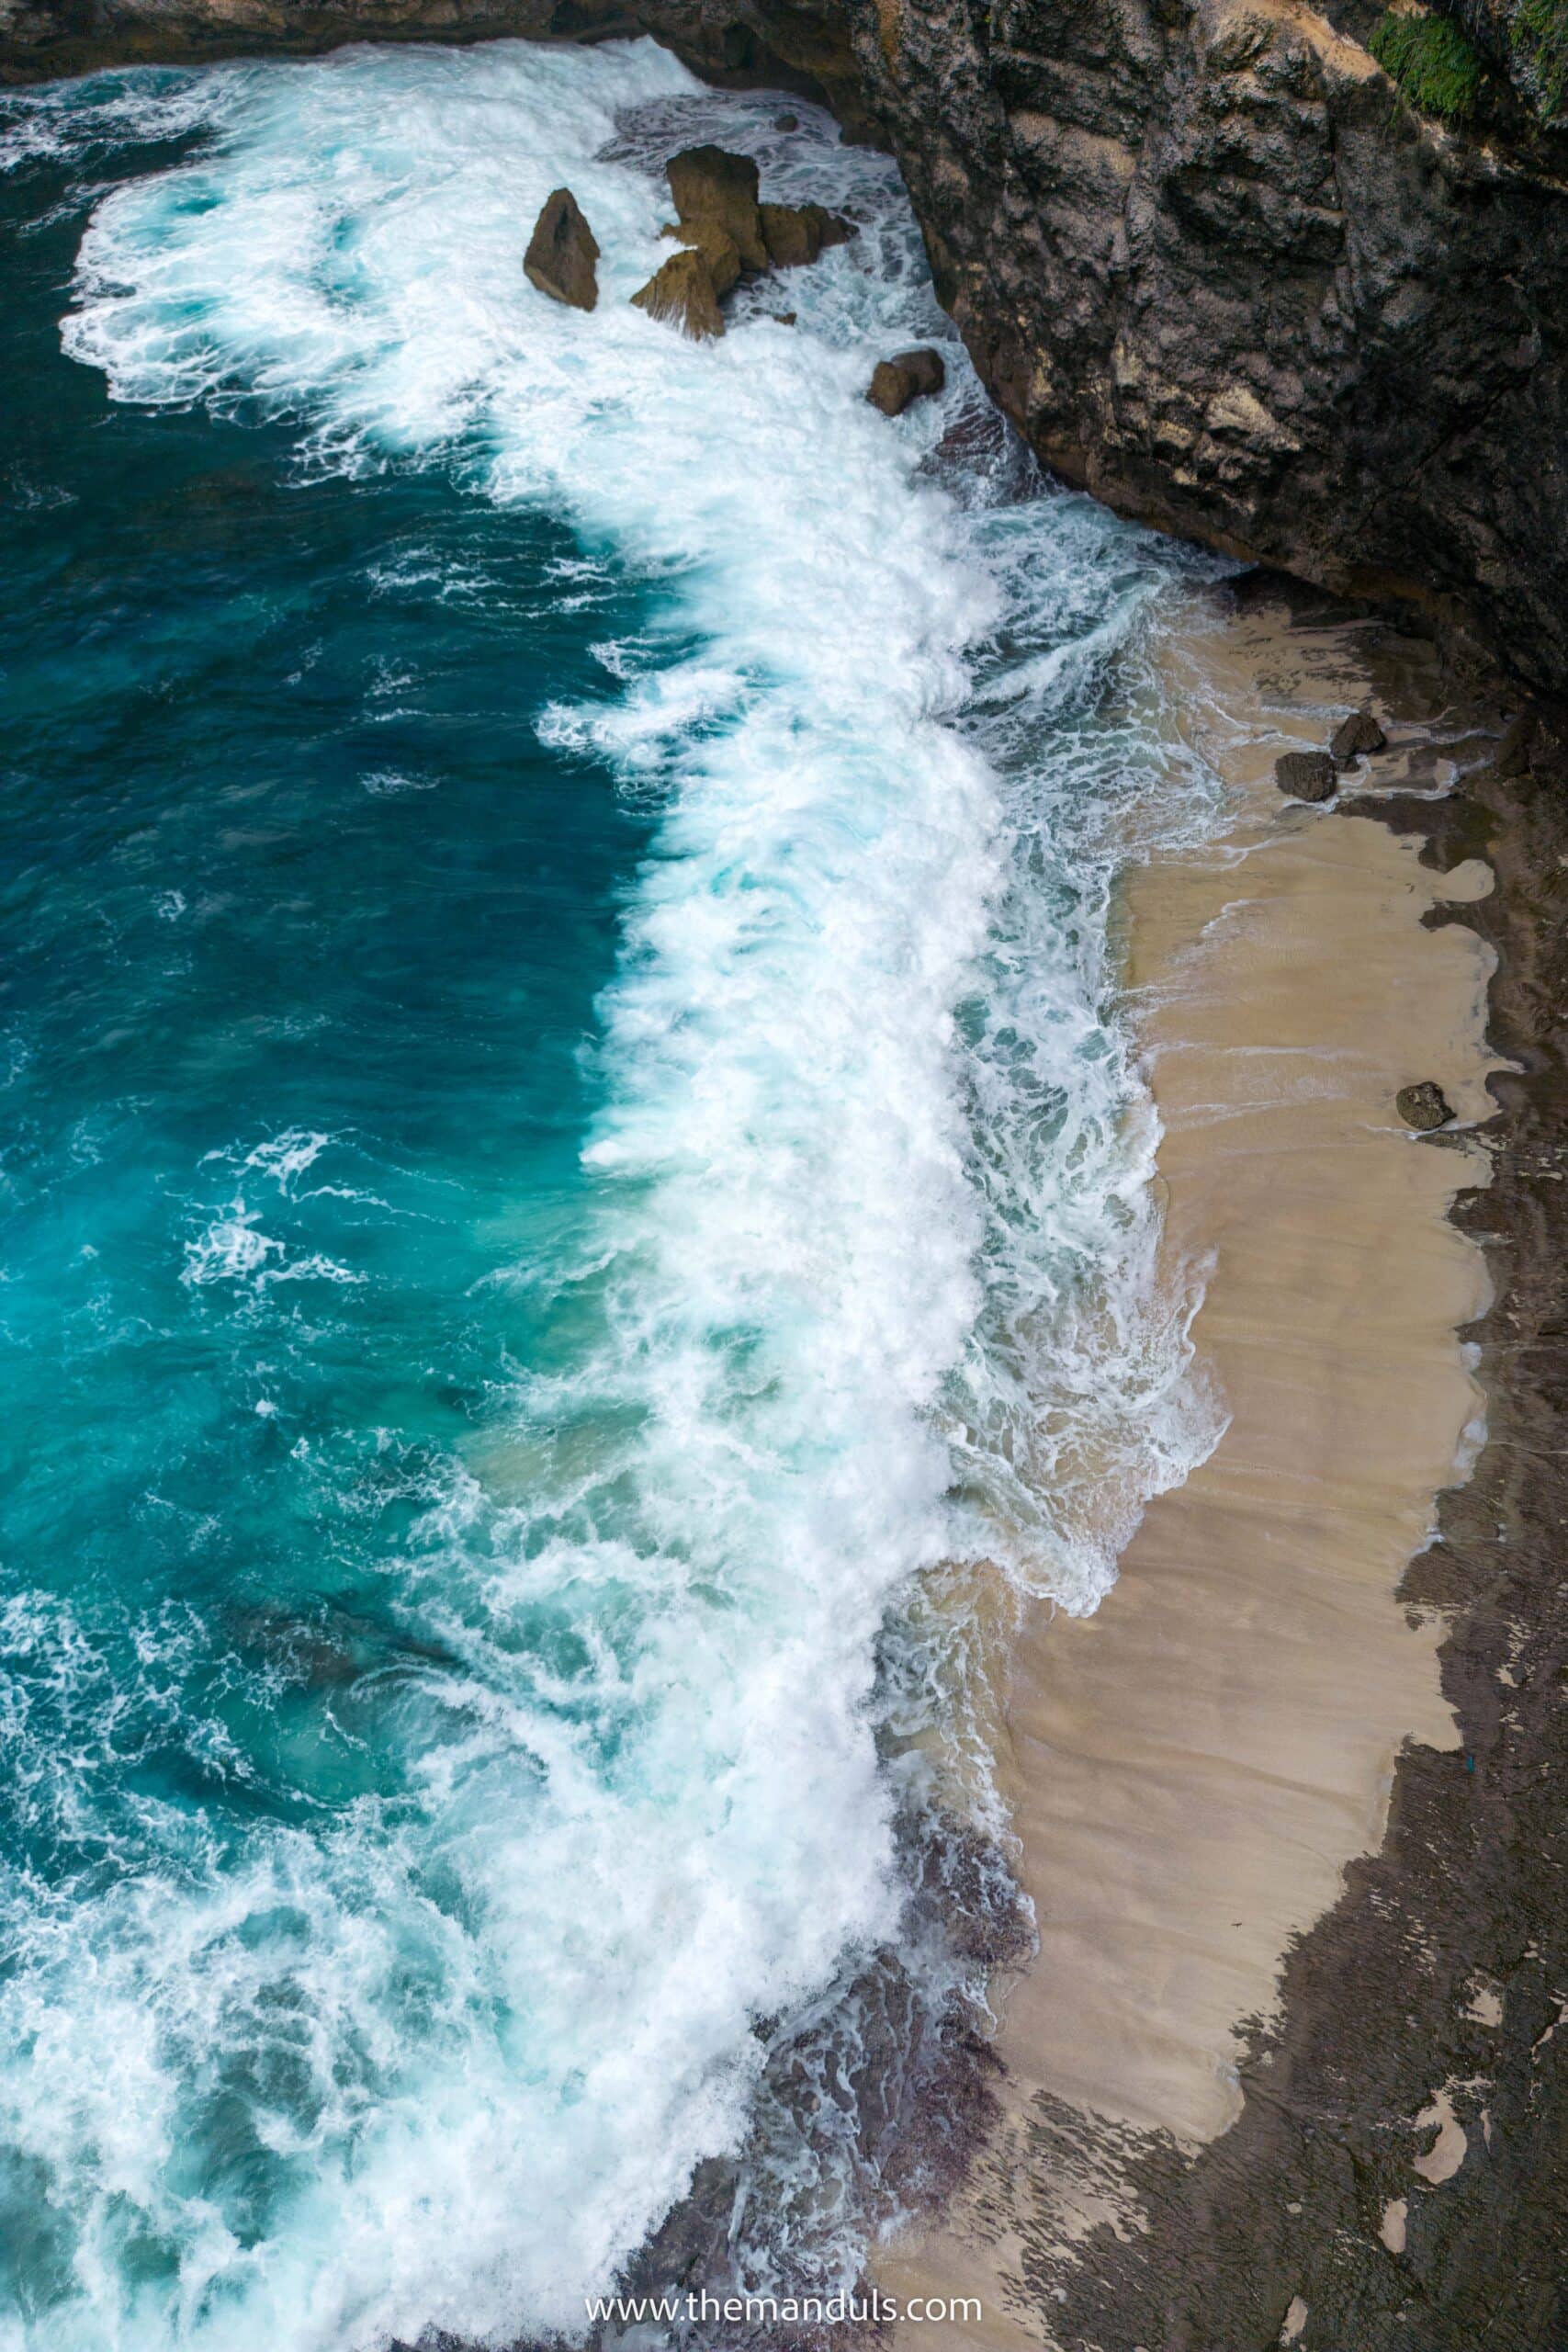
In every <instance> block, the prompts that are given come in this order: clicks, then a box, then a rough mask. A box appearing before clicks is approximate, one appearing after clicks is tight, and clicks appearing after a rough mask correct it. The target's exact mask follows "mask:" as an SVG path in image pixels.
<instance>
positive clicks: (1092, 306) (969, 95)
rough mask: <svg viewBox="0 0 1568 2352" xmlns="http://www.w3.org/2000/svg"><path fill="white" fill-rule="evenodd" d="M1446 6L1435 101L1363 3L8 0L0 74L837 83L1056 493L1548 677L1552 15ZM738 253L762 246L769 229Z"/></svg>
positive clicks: (1556, 397)
mask: <svg viewBox="0 0 1568 2352" xmlns="http://www.w3.org/2000/svg"><path fill="white" fill-rule="evenodd" d="M1450 7H1451V12H1452V14H1453V15H1454V17H1462V18H1463V22H1464V26H1465V28H1466V38H1467V39H1468V40H1472V41H1473V42H1474V43H1475V44H1476V46H1477V48H1478V50H1479V51H1480V52H1481V53H1482V55H1483V57H1484V58H1488V59H1490V60H1491V61H1492V70H1491V71H1489V72H1488V73H1486V74H1483V75H1481V77H1480V81H1479V85H1478V87H1479V88H1480V93H1481V95H1480V96H1479V98H1478V99H1477V100H1476V103H1475V105H1474V106H1473V107H1471V108H1470V110H1469V112H1468V113H1466V112H1464V111H1463V110H1461V114H1460V115H1458V116H1455V115H1453V114H1452V113H1448V114H1445V113H1443V112H1422V111H1420V110H1419V108H1420V107H1421V105H1422V104H1423V103H1427V104H1432V105H1438V106H1443V105H1446V101H1444V100H1442V98H1441V97H1440V95H1439V96H1435V97H1432V98H1429V99H1424V97H1423V92H1424V90H1425V89H1426V87H1427V85H1425V84H1424V83H1423V82H1422V81H1421V80H1420V79H1419V78H1418V77H1417V78H1412V77H1409V76H1402V87H1403V88H1404V91H1405V92H1406V94H1407V95H1406V96H1401V92H1400V88H1396V85H1395V84H1394V82H1393V80H1392V79H1391V78H1390V76H1389V74H1387V73H1385V72H1384V71H1383V69H1382V66H1381V65H1380V64H1379V63H1378V62H1377V61H1376V59H1375V58H1374V57H1373V55H1372V53H1371V46H1370V44H1371V42H1373V40H1378V46H1379V47H1380V49H1382V50H1384V51H1386V49H1387V44H1386V41H1385V40H1382V39H1380V38H1379V36H1378V30H1377V28H1378V27H1379V25H1380V24H1381V22H1382V17H1383V10H1382V6H1381V0H1325V13H1317V12H1315V11H1314V10H1313V9H1311V8H1309V7H1307V6H1304V5H1303V0H991V5H988V6H979V5H978V0H657V5H656V0H8V6H7V8H6V13H5V16H4V19H3V29H0V74H6V75H9V76H10V77H11V78H24V77H29V76H35V77H36V76H39V75H43V74H63V73H72V72H78V71H81V70H82V69H83V68H84V67H85V66H86V65H88V64H91V63H96V62H104V61H106V60H107V59H111V58H112V59H116V60H124V59H127V58H136V57H153V56H158V57H182V56H183V57H190V56H204V55H205V56H213V55H218V54H220V53H223V52H224V51H235V50H238V49H243V50H260V49H267V48H271V49H278V48H287V49H312V48H322V47H327V46H330V45H331V44H332V43H334V42H337V41H341V40H345V39H367V38H369V39H375V38H378V37H379V38H389V39H391V38H413V37H419V38H430V37H434V38H437V39H442V40H453V39H477V38H480V37H483V36H486V35H490V34H497V33H502V32H505V33H513V34H515V33H525V34H531V35H536V36H541V37H551V38H561V37H569V38H577V39H592V38H596V37H599V36H602V35H606V34H616V33H626V32H629V31H634V30H637V29H638V28H642V29H646V30H648V31H650V32H653V33H655V34H657V35H658V37H659V38H660V40H664V41H666V42H667V43H668V44H669V45H670V46H671V48H673V49H675V50H676V51H678V52H679V53H680V54H681V55H682V56H683V57H684V58H686V59H687V60H688V62H691V63H693V64H694V65H696V66H697V67H698V68H699V69H700V70H702V71H704V72H706V73H708V74H711V75H712V76H713V78H715V79H716V80H719V81H727V82H739V83H751V84H771V85H775V86H784V87H787V88H792V89H797V90H800V91H802V92H804V93H809V94H814V95H816V96H821V97H824V98H826V99H827V100H828V102H829V104H831V105H832V106H833V107H834V108H835V109H836V111H837V112H838V113H839V115H840V119H841V120H842V121H843V123H844V124H845V127H846V129H847V130H849V131H850V132H851V134H852V135H853V136H871V137H874V138H876V139H877V140H879V141H881V142H882V143H885V144H887V145H889V146H891V147H892V148H893V150H894V152H895V153H897V157H898V161H899V163H900V164H901V166H902V168H903V171H904V175H905V177H906V179H907V181H908V186H909V189H910V193H911V196H912V198H913V199H914V203H915V209H916V210H917V212H918V213H919V218H920V221H921V225H922V227H923V229H924V232H925V235H926V242H927V245H928V248H929V250H930V253H931V262H932V266H933V269H934V271H935V275H936V279H937V284H938V288H939V290H940V292H941V294H942V300H943V301H944V302H945V304H946V305H947V307H948V308H949V309H950V310H951V311H952V312H953V316H954V318H955V319H956V320H957V322H958V324H959V326H960V327H961V329H962V331H963V333H964V339H965V341H966V342H967V344H968V345H969V347H970V350H971V352H972V353H973V355H974V356H975V359H976V365H977V366H978V368H979V370H980V373H981V375H982V377H983V378H984V379H985V380H986V382H987V384H988V385H989V386H990V388H991V390H993V391H994V393H995V394H996V396H997V398H998V401H1000V402H1001V404H1002V406H1003V407H1004V408H1005V409H1006V410H1007V411H1008V413H1010V415H1011V416H1012V417H1013V418H1014V419H1015V421H1016V422H1017V423H1018V424H1019V425H1020V427H1021V429H1022V431H1023V432H1024V433H1025V435H1027V436H1028V438H1029V439H1030V441H1031V442H1032V444H1033V446H1034V447H1035V448H1036V449H1037V450H1038V451H1039V453H1040V455H1041V456H1042V457H1043V458H1044V460H1045V461H1046V463H1047V464H1048V465H1050V466H1051V467H1053V468H1054V469H1055V471H1056V472H1058V473H1059V474H1061V475H1062V476H1063V477H1064V478H1065V479H1066V481H1071V482H1074V483H1077V484H1079V485H1081V486H1082V487H1084V488H1086V489H1089V490H1090V491H1092V492H1095V494H1096V495H1097V496H1099V497H1100V498H1103V499H1104V500H1105V501H1106V502H1107V503H1109V504H1110V505H1112V506H1114V507H1116V508H1117V509H1119V510H1120V511H1121V512H1123V513H1126V514H1131V515H1138V516H1141V517H1142V518H1143V519H1145V521H1148V522H1152V523H1155V524H1156V525H1158V526H1161V527H1162V528H1164V529H1167V530H1171V531H1176V532H1179V533H1180V534H1182V535H1183V536H1185V537H1190V538H1195V539H1201V540H1203V541H1205V542H1207V543H1208V544H1209V545H1211V546H1213V547H1218V548H1224V549H1225V550H1227V551H1228V552H1230V553H1233V554H1235V555H1239V556H1243V557H1247V558H1249V559H1254V560H1260V561H1264V562H1268V563H1271V564H1275V565H1279V566H1280V567H1282V568H1283V569H1284V570H1286V571H1292V572H1295V573H1296V574H1298V575H1299V576H1301V577H1303V578H1304V579H1308V580H1312V581H1315V582H1319V583H1321V584H1322V585H1324V586H1326V587H1329V588H1331V589H1334V590H1337V591H1339V592H1342V593H1345V594H1353V595H1367V596H1371V597H1374V598H1377V599H1381V600H1386V599H1389V598H1401V599H1404V600H1407V601H1408V602H1410V603H1412V604H1414V605H1417V606H1418V607H1420V608H1421V609H1422V610H1423V611H1425V613H1426V614H1427V616H1428V617H1429V618H1430V620H1431V621H1432V623H1433V624H1434V625H1435V626H1436V627H1437V628H1438V631H1439V632H1440V634H1442V635H1443V637H1444V638H1445V639H1446V640H1447V641H1448V642H1449V643H1450V645H1459V646H1463V645H1466V644H1468V645H1471V646H1478V647H1479V648H1480V649H1482V650H1483V651H1484V652H1485V653H1486V654H1487V655H1488V656H1490V657H1495V658H1496V659H1499V660H1501V661H1503V662H1506V663H1507V664H1508V665H1509V666H1510V667H1512V668H1514V669H1515V670H1517V672H1518V673H1521V674H1522V675H1523V676H1525V677H1526V678H1528V679H1529V680H1531V681H1533V682H1534V683H1535V684H1538V685H1544V686H1548V687H1551V686H1554V685H1555V686H1561V685H1562V684H1564V683H1565V682H1568V455H1565V452H1568V122H1564V120H1563V119H1562V111H1563V109H1562V98H1561V96H1558V97H1554V96H1552V92H1553V91H1554V90H1560V89H1561V88H1562V86H1565V85H1561V84H1560V83H1559V81H1558V80H1557V78H1556V76H1557V72H1558V68H1557V65H1556V64H1555V63H1554V62H1553V61H1554V59H1555V57H1556V53H1557V52H1556V49H1555V48H1554V47H1553V42H1554V40H1555V39H1556V36H1555V34H1553V33H1552V32H1551V27H1552V26H1556V25H1558V24H1559V23H1560V20H1561V19H1562V16H1563V6H1562V0H1450ZM1443 21H1445V22H1446V21H1447V19H1446V18H1445V19H1444V20H1443ZM1541 28H1545V29H1541ZM1565 71H1568V69H1565ZM1434 86H1435V85H1434ZM1412 101H1414V102H1412ZM741 193H742V194H743V193H744V191H743V190H742V191H741ZM750 193H751V196H752V198H753V199H754V198H755V194H756V190H755V187H752V188H751V191H750ZM720 217H721V220H722V224H723V225H724V226H725V227H726V228H728V230H729V233H731V234H732V235H734V234H735V228H734V225H733V223H732V222H731V221H730V220H728V219H725V218H723V216H722V215H721V216H720ZM736 244H737V247H738V250H739V253H740V256H741V261H742V265H743V266H744V267H746V268H748V269H761V268H762V267H763V266H765V262H766V251H765V245H764V243H763V240H762V238H761V230H760V227H759V230H758V232H757V234H756V237H755V240H754V241H750V240H748V238H746V237H745V236H736Z"/></svg>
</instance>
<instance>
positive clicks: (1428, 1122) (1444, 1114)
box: [1393, 1078, 1453, 1136]
mask: <svg viewBox="0 0 1568 2352" xmlns="http://www.w3.org/2000/svg"><path fill="white" fill-rule="evenodd" d="M1393 1107H1394V1109H1395V1110H1396V1111H1397V1112H1398V1114H1399V1115H1400V1117H1401V1118H1402V1119H1403V1120H1404V1124H1405V1125H1406V1126H1407V1127H1414V1128H1415V1129H1416V1133H1417V1135H1423V1136H1425V1135H1430V1134H1431V1132H1432V1130H1433V1128H1434V1127H1446V1126H1447V1125H1448V1123H1449V1121H1450V1119H1451V1118H1452V1117H1453V1112H1452V1110H1451V1109H1450V1105H1449V1101H1448V1097H1447V1096H1446V1095H1445V1094H1444V1092H1443V1090H1442V1088H1441V1087H1440V1086H1438V1084H1437V1082H1436V1080H1433V1079H1429V1078H1424V1079H1421V1080H1419V1081H1418V1082H1417V1083H1416V1085H1415V1086H1402V1087H1401V1088H1400V1090H1399V1091H1398V1093H1397V1094H1396V1095H1395V1096H1394V1098H1393Z"/></svg>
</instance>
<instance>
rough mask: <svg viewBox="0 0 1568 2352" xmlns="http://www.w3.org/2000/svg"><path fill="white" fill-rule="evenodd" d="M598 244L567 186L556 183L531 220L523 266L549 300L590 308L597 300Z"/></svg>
mask: <svg viewBox="0 0 1568 2352" xmlns="http://www.w3.org/2000/svg"><path fill="white" fill-rule="evenodd" d="M598 261H599V244H598V240H597V239H596V238H595V236H594V234H593V232H592V229H591V228H590V227H589V225H588V223H587V221H586V220H584V219H583V217H582V208H581V205H580V204H579V203H578V201H577V198H576V197H575V196H573V194H572V192H571V190H570V188H569V187H558V188H557V189H556V191H555V193H554V195H553V196H551V197H548V198H547V199H546V202H545V209H544V210H543V211H542V212H541V213H540V215H539V217H538V220H536V222H535V224H534V233H533V235H532V236H531V237H530V238H529V240H528V250H527V252H526V253H525V254H524V256H523V267H524V269H525V272H526V273H527V276H528V279H529V282H530V284H532V285H534V286H536V287H537V288H538V289H539V291H540V293H541V294H547V295H548V296H549V297H550V299H551V300H552V301H555V302H566V303H569V304H570V307H571V309H573V310H574V311H591V310H592V308H593V305H594V304H595V302H597V300H599V273H598Z"/></svg>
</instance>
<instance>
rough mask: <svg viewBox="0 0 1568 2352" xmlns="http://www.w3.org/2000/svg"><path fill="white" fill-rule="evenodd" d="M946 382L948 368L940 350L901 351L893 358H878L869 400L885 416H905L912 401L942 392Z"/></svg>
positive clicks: (869, 389) (867, 397)
mask: <svg viewBox="0 0 1568 2352" xmlns="http://www.w3.org/2000/svg"><path fill="white" fill-rule="evenodd" d="M946 381H947V370H946V368H944V367H943V366H942V354H941V353H940V352H939V351H930V350H924V349H922V350H919V351H900V352H897V353H896V354H895V356H893V357H892V358H891V359H879V360H878V361H877V363H876V366H875V368H874V369H873V371H872V378H871V383H870V386H869V387H868V389H867V391H866V399H867V400H868V401H870V402H871V404H872V406H873V408H879V409H880V410H881V411H882V413H883V415H884V416H902V415H903V413H904V411H905V410H906V409H907V408H908V405H909V402H910V401H919V400H925V399H927V398H928V397H929V395H930V394H931V393H932V392H940V391H941V390H942V386H943V384H945V383H946Z"/></svg>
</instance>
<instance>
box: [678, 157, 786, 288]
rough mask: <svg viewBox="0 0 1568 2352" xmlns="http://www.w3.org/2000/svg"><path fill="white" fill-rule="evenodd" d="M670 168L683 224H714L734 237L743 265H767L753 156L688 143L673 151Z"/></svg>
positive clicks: (759, 267) (754, 267) (685, 226)
mask: <svg viewBox="0 0 1568 2352" xmlns="http://www.w3.org/2000/svg"><path fill="white" fill-rule="evenodd" d="M666 168H667V170H668V172H669V175H670V193H671V196H672V197H673V198H674V199H675V210H676V214H677V216H678V217H679V220H680V222H681V226H682V229H690V228H693V227H694V226H695V225H696V224H697V223H698V222H699V221H706V222H710V223H716V225H717V226H718V227H719V228H720V229H722V230H723V231H724V232H726V234H727V235H728V236H730V237H732V238H733V239H734V241H735V249H736V251H737V253H738V254H739V255H740V266H741V268H742V269H746V270H755V271H758V272H761V271H762V270H764V269H766V267H767V266H768V248H767V246H766V244H765V243H763V239H762V220H761V206H760V205H759V203H758V201H757V187H758V179H757V166H756V164H754V163H753V162H752V161H751V158H750V155H732V154H731V153H729V151H728V148H724V147H687V148H685V149H683V150H682V153H680V154H679V155H671V158H670V162H669V164H668V165H667V166H666Z"/></svg>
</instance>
